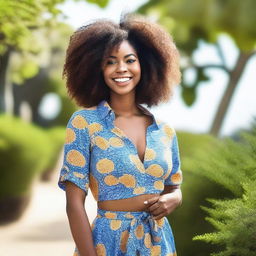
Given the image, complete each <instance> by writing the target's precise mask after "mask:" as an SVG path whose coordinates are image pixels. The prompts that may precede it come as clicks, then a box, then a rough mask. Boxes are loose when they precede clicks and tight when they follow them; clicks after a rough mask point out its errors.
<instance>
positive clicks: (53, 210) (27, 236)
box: [0, 165, 96, 256]
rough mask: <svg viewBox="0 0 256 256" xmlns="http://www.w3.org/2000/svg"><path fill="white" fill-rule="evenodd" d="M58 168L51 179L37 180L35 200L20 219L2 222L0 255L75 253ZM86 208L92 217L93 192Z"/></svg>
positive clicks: (93, 208)
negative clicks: (8, 222) (3, 224)
mask: <svg viewBox="0 0 256 256" xmlns="http://www.w3.org/2000/svg"><path fill="white" fill-rule="evenodd" d="M58 166H59V165H58ZM58 172H59V171H58V170H57V171H56V172H55V173H54V177H53V178H52V179H51V181H50V182H41V181H36V182H35V184H34V186H33V196H32V200H31V202H30V204H29V207H28V208H27V210H26V212H25V213H24V215H23V216H22V218H21V219H20V220H18V221H17V222H15V223H11V224H9V225H7V226H0V256H72V254H73V250H74V242H73V240H72V236H71V233H70V230H69V224H68V219H67V216H66V212H65V207H66V206H65V192H64V191H62V190H61V189H59V188H58V187H57V185H56V184H57V180H58V175H59V173H58ZM86 210H87V212H88V216H89V219H90V221H92V220H93V218H94V216H95V214H96V203H95V201H94V199H93V198H92V195H91V194H89V195H88V197H87V199H86Z"/></svg>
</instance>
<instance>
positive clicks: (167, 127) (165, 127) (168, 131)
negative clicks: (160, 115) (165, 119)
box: [164, 125, 175, 139]
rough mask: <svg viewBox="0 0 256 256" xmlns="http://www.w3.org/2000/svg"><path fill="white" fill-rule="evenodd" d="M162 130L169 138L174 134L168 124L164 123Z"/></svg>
mask: <svg viewBox="0 0 256 256" xmlns="http://www.w3.org/2000/svg"><path fill="white" fill-rule="evenodd" d="M164 132H165V134H166V135H167V137H168V138H169V139H171V138H172V137H173V136H174V134H175V131H174V129H173V128H171V127H170V126H168V125H164Z"/></svg>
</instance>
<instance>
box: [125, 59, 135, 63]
mask: <svg viewBox="0 0 256 256" xmlns="http://www.w3.org/2000/svg"><path fill="white" fill-rule="evenodd" d="M135 61H136V60H135V59H128V60H127V63H133V62H135Z"/></svg>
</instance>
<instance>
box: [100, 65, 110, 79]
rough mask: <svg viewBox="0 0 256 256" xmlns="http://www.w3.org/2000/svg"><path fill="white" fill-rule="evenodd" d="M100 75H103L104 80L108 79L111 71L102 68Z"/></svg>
mask: <svg viewBox="0 0 256 256" xmlns="http://www.w3.org/2000/svg"><path fill="white" fill-rule="evenodd" d="M102 73H103V77H104V79H105V80H106V79H109V78H110V74H111V70H110V69H109V68H104V69H103V70H102Z"/></svg>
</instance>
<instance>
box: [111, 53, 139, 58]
mask: <svg viewBox="0 0 256 256" xmlns="http://www.w3.org/2000/svg"><path fill="white" fill-rule="evenodd" d="M130 56H134V57H135V58H137V56H136V55H135V54H133V53H130V54H127V55H125V56H124V58H128V57H130ZM108 57H109V58H113V59H116V58H117V57H116V56H108Z"/></svg>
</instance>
